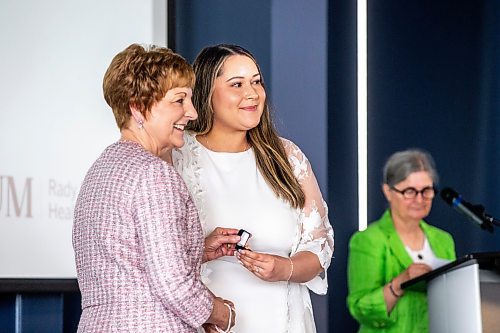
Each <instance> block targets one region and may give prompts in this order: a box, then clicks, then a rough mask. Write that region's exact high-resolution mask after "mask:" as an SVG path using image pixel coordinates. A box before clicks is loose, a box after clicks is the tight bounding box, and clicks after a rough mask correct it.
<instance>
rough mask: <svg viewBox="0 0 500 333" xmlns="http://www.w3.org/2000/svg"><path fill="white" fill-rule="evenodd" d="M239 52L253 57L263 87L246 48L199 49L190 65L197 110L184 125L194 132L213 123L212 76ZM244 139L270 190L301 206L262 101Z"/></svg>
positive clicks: (300, 194)
mask: <svg viewBox="0 0 500 333" xmlns="http://www.w3.org/2000/svg"><path fill="white" fill-rule="evenodd" d="M233 55H243V56H246V57H249V58H250V59H252V60H253V62H254V63H255V65H256V66H257V69H258V70H259V74H260V76H261V80H262V86H263V87H264V89H265V85H264V78H263V76H262V72H261V70H260V67H259V64H258V63H257V61H256V60H255V57H254V56H253V55H252V54H251V53H250V52H249V51H247V50H246V49H244V48H243V47H241V46H237V45H228V44H220V45H215V46H209V47H206V48H204V49H203V50H201V52H200V53H199V54H198V56H197V57H196V59H195V61H194V63H193V68H194V72H195V74H196V84H195V87H194V90H193V105H194V107H195V108H196V110H197V111H198V119H196V120H195V121H192V122H189V124H188V127H187V128H188V129H189V130H192V131H194V132H196V133H198V134H201V135H203V134H207V133H208V132H210V130H211V129H212V126H213V119H214V110H213V107H212V95H213V91H214V83H215V79H216V78H217V77H218V76H219V75H220V71H221V68H222V66H223V65H224V62H225V61H226V59H227V58H229V57H231V56H233ZM247 140H248V142H249V143H250V145H252V147H253V149H254V153H255V159H256V161H257V167H258V168H259V171H260V173H261V174H262V176H263V177H264V179H265V180H266V181H267V183H268V184H269V185H270V186H271V188H272V189H273V191H274V193H275V194H276V195H277V196H279V197H280V198H282V199H284V200H286V201H288V202H289V203H290V205H291V206H292V207H294V208H302V207H304V203H305V195H304V191H302V188H301V186H300V184H299V182H298V180H297V178H295V176H294V174H293V170H292V166H291V165H290V162H289V161H288V157H287V154H286V152H285V148H284V146H283V143H282V141H281V139H280V138H279V136H278V133H277V131H276V128H275V127H274V124H273V122H272V119H271V109H270V107H269V104H268V102H267V99H266V101H265V103H264V111H263V113H262V116H261V119H260V122H259V124H258V125H257V126H256V127H254V128H252V129H251V130H249V131H248V132H247Z"/></svg>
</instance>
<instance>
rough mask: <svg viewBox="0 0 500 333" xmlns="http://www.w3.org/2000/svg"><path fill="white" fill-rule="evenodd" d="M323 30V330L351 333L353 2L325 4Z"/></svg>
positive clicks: (354, 95)
mask: <svg viewBox="0 0 500 333" xmlns="http://www.w3.org/2000/svg"><path fill="white" fill-rule="evenodd" d="M328 26H329V34H328V198H329V202H328V205H329V207H330V214H329V215H330V218H331V219H332V221H333V226H334V229H335V253H334V259H333V261H332V265H331V267H330V270H329V271H330V275H329V279H328V283H329V289H328V301H329V312H330V315H329V317H328V319H329V325H328V326H329V332H355V331H356V327H357V325H356V323H355V321H354V320H353V319H352V318H351V316H350V315H349V312H348V311H347V307H346V297H347V275H346V271H347V255H348V241H349V237H350V236H351V235H352V233H353V232H354V231H356V230H358V182H357V179H358V165H357V152H358V151H357V144H358V143H357V93H356V91H357V88H356V86H357V80H356V73H357V72H356V63H357V60H356V1H352V0H335V1H331V2H330V4H329V10H328Z"/></svg>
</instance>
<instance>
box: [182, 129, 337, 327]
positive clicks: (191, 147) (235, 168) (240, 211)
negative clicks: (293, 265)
mask: <svg viewBox="0 0 500 333" xmlns="http://www.w3.org/2000/svg"><path fill="white" fill-rule="evenodd" d="M185 140H186V141H185V142H186V144H185V145H184V147H182V148H181V149H178V150H175V151H174V152H173V161H174V166H175V167H176V169H177V170H178V171H179V172H180V174H181V175H182V177H183V179H184V180H185V182H186V184H187V185H188V189H189V191H190V192H191V195H192V197H193V199H194V202H195V204H196V206H197V208H198V212H199V215H200V220H201V224H202V227H203V230H204V233H205V235H208V234H209V233H210V232H212V231H213V229H214V228H216V227H218V226H219V227H228V228H236V229H240V228H241V229H245V230H247V231H249V232H250V233H252V237H251V238H250V240H249V242H248V245H249V246H250V248H251V249H252V250H254V251H257V252H263V253H271V254H276V255H280V256H284V257H288V256H293V255H294V254H295V253H297V252H300V251H310V252H313V253H315V254H316V255H317V256H318V258H319V261H320V263H321V265H322V267H323V268H324V270H325V273H322V274H321V276H317V277H315V278H314V279H312V280H311V281H309V282H307V283H305V284H298V283H288V282H285V281H281V282H266V281H263V280H260V279H259V278H257V277H256V276H255V275H253V274H252V273H251V272H249V271H247V270H246V269H245V268H244V267H243V266H242V265H240V264H239V263H238V262H237V260H236V258H235V257H223V258H220V259H218V260H214V261H211V262H208V263H207V264H205V265H203V266H204V267H202V278H203V282H204V283H205V284H206V285H207V286H208V288H209V289H210V290H212V291H213V293H214V294H215V295H217V296H220V297H223V298H225V299H229V300H231V301H233V302H234V304H235V307H236V325H235V326H234V328H233V330H232V331H233V332H236V333H256V332H259V333H260V332H263V333H267V332H272V333H279V332H289V333H292V332H293V333H312V332H316V328H315V325H314V320H313V314H312V306H311V300H310V297H309V291H308V289H310V290H312V291H314V292H315V293H318V294H325V293H326V291H327V287H328V284H327V277H326V270H327V268H328V266H329V265H330V260H331V257H332V254H333V229H332V227H331V225H330V223H329V220H328V210H327V206H326V203H325V202H324V201H323V199H322V197H321V193H320V190H319V187H318V185H317V182H316V179H315V177H314V174H313V173H312V170H311V166H310V164H309V162H308V160H307V158H306V157H305V156H304V154H303V153H302V152H301V151H300V149H299V148H298V147H297V146H296V145H295V144H293V143H292V142H291V141H288V140H286V139H282V140H283V143H284V146H285V149H286V151H287V154H288V157H289V161H290V162H291V164H292V166H293V167H294V173H295V176H296V177H297V178H298V180H299V182H300V184H301V185H302V187H303V189H304V192H305V194H306V205H305V208H304V209H295V208H292V207H291V206H290V205H289V204H288V203H286V202H285V201H283V200H281V199H279V198H278V197H277V196H276V195H275V194H274V192H273V191H272V189H271V188H270V187H269V186H268V185H267V183H266V181H265V179H264V178H263V177H262V175H261V173H260V172H259V170H258V169H257V165H256V162H255V157H254V154H253V150H252V149H249V150H247V151H245V152H241V153H218V152H213V151H210V150H208V149H207V148H205V147H204V146H202V145H201V144H200V143H198V141H197V140H196V139H195V136H194V135H191V134H186V135H185ZM316 203H319V206H317V205H316Z"/></svg>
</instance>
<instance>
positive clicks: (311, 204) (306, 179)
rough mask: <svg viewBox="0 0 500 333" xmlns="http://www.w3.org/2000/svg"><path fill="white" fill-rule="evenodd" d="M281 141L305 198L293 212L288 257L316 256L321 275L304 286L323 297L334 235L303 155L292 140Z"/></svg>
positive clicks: (324, 203) (309, 167)
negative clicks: (293, 227)
mask: <svg viewBox="0 0 500 333" xmlns="http://www.w3.org/2000/svg"><path fill="white" fill-rule="evenodd" d="M281 140H282V142H283V146H284V147H285V151H286V152H287V155H288V160H289V161H290V164H291V165H292V168H293V172H294V175H295V177H297V180H298V181H299V183H300V185H301V186H302V189H303V190H304V194H305V196H306V203H305V206H304V208H302V209H297V212H296V213H297V222H298V223H297V232H296V235H295V240H294V242H293V246H292V253H291V255H294V254H296V253H297V252H301V251H309V252H312V253H314V254H316V255H317V256H318V260H319V262H320V264H321V267H323V269H324V273H323V274H321V275H320V276H317V277H315V278H314V279H312V280H311V281H309V282H306V283H305V285H306V286H307V287H308V288H309V289H311V290H312V291H313V292H315V293H317V294H325V293H326V291H327V289H328V280H327V274H326V271H327V269H328V267H329V266H330V262H331V258H332V255H333V250H334V232H333V228H332V226H331V225H330V221H329V218H328V206H327V204H326V202H325V201H324V200H323V198H322V196H321V192H320V190H319V187H318V186H317V182H316V178H315V177H314V175H313V172H312V169H311V165H310V163H309V160H308V159H307V157H306V156H305V154H304V153H303V152H302V151H301V150H300V148H299V147H298V146H297V145H295V144H294V143H293V142H292V141H290V140H287V139H284V138H281ZM316 202H321V206H320V207H318V206H317V205H316ZM320 208H321V209H320Z"/></svg>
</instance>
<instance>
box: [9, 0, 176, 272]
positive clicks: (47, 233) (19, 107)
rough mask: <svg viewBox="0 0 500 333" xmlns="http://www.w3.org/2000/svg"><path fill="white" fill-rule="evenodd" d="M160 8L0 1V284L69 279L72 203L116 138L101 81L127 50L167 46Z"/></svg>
mask: <svg viewBox="0 0 500 333" xmlns="http://www.w3.org/2000/svg"><path fill="white" fill-rule="evenodd" d="M166 1H167V0H104V1H103V0H85V1H74V0H45V1H39V0H24V1H20V0H2V1H1V2H0V101H1V104H0V278H1V277H13V278H23V277H38V278H46V277H47V278H65V277H75V275H76V273H75V267H74V257H73V248H72V245H71V227H72V220H73V207H74V204H75V200H76V196H77V194H78V191H79V187H80V184H81V182H82V180H83V177H84V175H85V173H86V171H87V169H88V168H89V167H90V165H91V164H92V162H93V161H94V160H95V159H96V158H97V157H98V155H99V154H100V152H101V151H102V150H103V149H104V148H105V147H106V146H107V145H109V144H111V143H112V142H114V141H116V140H117V139H118V137H119V131H118V128H117V127H116V125H115V121H114V117H113V114H112V112H111V110H110V108H109V107H108V106H107V104H106V103H105V101H104V99H103V97H102V77H103V75H104V72H105V70H106V68H107V66H108V65H109V63H110V61H111V59H112V57H113V56H114V55H115V54H116V53H118V52H119V51H121V50H122V49H124V48H125V47H126V46H128V45H129V44H131V43H134V42H138V43H155V44H159V45H165V44H166V38H165V36H166Z"/></svg>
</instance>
